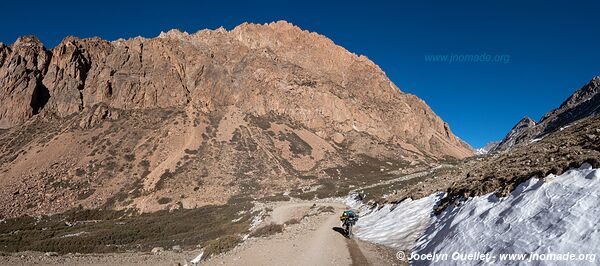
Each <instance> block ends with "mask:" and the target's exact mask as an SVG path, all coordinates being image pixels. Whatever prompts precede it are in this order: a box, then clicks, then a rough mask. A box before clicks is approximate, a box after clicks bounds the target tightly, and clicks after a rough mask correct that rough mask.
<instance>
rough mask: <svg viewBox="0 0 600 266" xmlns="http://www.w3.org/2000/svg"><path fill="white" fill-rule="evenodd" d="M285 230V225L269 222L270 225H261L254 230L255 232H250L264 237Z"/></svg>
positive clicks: (252, 234)
mask: <svg viewBox="0 0 600 266" xmlns="http://www.w3.org/2000/svg"><path fill="white" fill-rule="evenodd" d="M281 232H283V225H281V224H269V225H265V226H263V227H260V228H258V229H256V230H254V232H252V233H250V236H251V237H264V236H270V235H274V234H277V233H281Z"/></svg>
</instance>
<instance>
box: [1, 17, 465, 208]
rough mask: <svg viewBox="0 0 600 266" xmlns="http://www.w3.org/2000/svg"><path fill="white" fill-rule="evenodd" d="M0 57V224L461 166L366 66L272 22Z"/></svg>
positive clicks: (438, 128) (11, 49) (428, 118)
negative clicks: (450, 163) (0, 219)
mask: <svg viewBox="0 0 600 266" xmlns="http://www.w3.org/2000/svg"><path fill="white" fill-rule="evenodd" d="M0 54H2V58H3V59H2V62H1V63H0V101H2V102H3V103H7V104H6V105H3V106H1V107H0V122H1V123H0V124H2V125H3V126H4V127H5V128H6V129H5V130H3V131H0V133H1V134H0V155H1V156H0V173H2V174H1V176H0V185H2V189H0V200H6V201H7V202H13V204H12V205H11V206H5V207H0V214H1V215H4V216H7V217H14V216H19V215H24V214H30V215H40V214H47V213H55V212H61V211H65V210H67V209H69V208H72V207H74V206H77V205H78V204H81V205H82V206H83V207H85V208H91V209H95V208H108V209H111V208H115V209H130V208H132V209H137V210H140V211H142V212H152V211H157V210H164V209H174V208H186V209H189V208H197V207H201V206H206V205H222V204H226V203H227V202H228V200H230V199H237V198H238V197H245V198H263V197H276V196H278V197H287V196H286V195H293V196H295V197H300V196H303V197H309V196H308V195H313V196H321V197H323V196H325V195H329V196H331V195H338V194H343V193H345V192H346V191H348V190H350V189H351V187H352V186H355V185H358V184H363V183H364V182H369V181H372V180H376V179H380V178H382V176H386V177H387V176H391V175H392V173H395V172H397V171H400V172H403V173H404V172H410V171H413V170H415V169H421V168H425V167H428V166H430V165H431V164H436V163H439V162H442V161H445V160H456V159H457V158H464V157H467V156H471V155H472V153H473V151H472V149H471V148H470V147H469V146H468V145H467V144H466V143H464V142H462V141H461V140H460V139H459V138H458V137H456V136H454V134H453V133H452V131H451V130H450V127H449V126H448V124H447V123H445V122H444V121H442V120H441V118H439V117H438V116H437V115H436V114H435V113H434V112H433V110H431V108H429V107H428V106H427V104H426V103H425V102H424V101H423V100H421V99H419V98H418V97H416V96H414V95H412V94H407V93H404V92H402V91H400V90H399V89H398V88H397V87H396V86H395V85H394V84H393V82H391V81H390V80H389V78H387V76H386V75H385V73H384V72H383V71H382V70H381V69H380V68H379V67H378V66H377V65H376V64H374V63H373V62H371V61H370V60H369V59H368V58H366V57H364V56H358V55H355V54H353V53H350V52H348V51H347V50H346V49H344V48H342V47H340V46H337V45H336V44H335V43H333V41H331V40H329V39H327V38H326V37H324V36H322V35H319V34H316V33H311V32H308V31H304V30H301V29H300V28H299V27H297V26H294V25H292V24H290V23H288V22H284V21H280V22H274V23H270V24H242V25H240V26H238V27H235V28H234V29H232V30H230V31H227V30H225V29H223V28H220V29H216V30H201V31H198V32H197V33H194V34H186V33H183V32H180V31H177V30H172V31H168V32H166V33H162V34H160V35H159V37H156V38H149V39H147V38H142V37H134V38H130V39H127V40H124V39H119V40H116V41H112V42H108V41H105V40H102V39H100V38H85V39H80V38H77V37H72V36H70V37H66V38H65V39H63V41H62V42H61V43H60V44H59V45H57V46H56V47H54V48H52V49H51V50H48V49H46V48H45V47H44V46H43V44H42V43H41V42H40V41H39V40H38V39H37V38H34V37H22V38H20V39H19V40H18V41H16V42H15V44H13V45H10V46H4V47H3V48H2V49H0ZM33 162H35V163H33ZM342 179H343V180H345V181H344V182H343V183H341V184H340V183H339V180H342ZM25 180H26V181H25ZM284 194H285V195H284ZM305 194H306V195H305Z"/></svg>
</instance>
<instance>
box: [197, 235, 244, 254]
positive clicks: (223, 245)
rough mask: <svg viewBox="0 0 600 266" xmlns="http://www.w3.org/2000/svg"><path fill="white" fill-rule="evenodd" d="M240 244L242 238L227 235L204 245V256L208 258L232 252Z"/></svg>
mask: <svg viewBox="0 0 600 266" xmlns="http://www.w3.org/2000/svg"><path fill="white" fill-rule="evenodd" d="M240 242H242V238H240V237H239V236H235V235H227V236H223V237H219V238H217V239H214V240H211V241H208V242H206V245H204V256H206V258H208V257H210V256H212V255H217V254H221V253H224V252H227V251H230V250H232V249H233V248H234V247H235V246H237V245H238V244H239V243H240Z"/></svg>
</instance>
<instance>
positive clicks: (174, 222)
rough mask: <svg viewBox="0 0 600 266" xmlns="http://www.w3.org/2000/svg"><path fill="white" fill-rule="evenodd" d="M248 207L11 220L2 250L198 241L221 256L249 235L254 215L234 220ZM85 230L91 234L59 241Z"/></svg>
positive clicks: (86, 249) (0, 234)
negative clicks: (244, 236)
mask: <svg viewBox="0 0 600 266" xmlns="http://www.w3.org/2000/svg"><path fill="white" fill-rule="evenodd" d="M250 207H251V204H250V203H247V202H238V203H232V204H230V205H226V206H206V207H202V208H198V209H193V210H177V211H172V212H167V211H159V212H155V213H144V214H135V213H133V212H126V211H109V210H86V209H81V208H77V209H74V210H72V211H69V212H66V213H63V214H56V215H52V216H43V217H40V218H33V217H21V218H13V219H7V220H6V221H5V222H4V223H3V224H2V226H0V252H19V251H25V250H34V251H43V252H58V253H61V254H64V253H69V252H72V253H75V252H80V253H91V252H94V253H102V252H121V251H126V250H138V251H149V250H150V249H152V248H153V247H157V246H160V247H164V248H169V247H171V246H173V245H174V244H177V245H181V246H182V247H194V246H195V245H197V244H198V243H207V245H206V248H207V249H208V251H209V252H212V253H213V254H217V253H220V252H224V251H227V250H229V249H231V248H233V247H234V246H235V245H237V243H238V242H239V241H241V239H240V238H239V237H237V236H236V235H238V234H241V233H244V232H247V230H248V227H249V223H250V218H251V215H246V216H244V217H243V218H242V219H241V220H239V221H237V222H231V220H233V219H235V218H236V217H237V213H238V212H239V211H241V210H248V209H250ZM82 231H85V232H87V233H86V234H81V235H75V236H72V237H62V238H61V237H58V236H65V235H72V234H75V233H78V232H82ZM219 236H225V237H220V238H219ZM217 238H218V239H217ZM214 239H217V240H214ZM210 240H214V241H210Z"/></svg>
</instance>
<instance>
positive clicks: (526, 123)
mask: <svg viewBox="0 0 600 266" xmlns="http://www.w3.org/2000/svg"><path fill="white" fill-rule="evenodd" d="M599 90H600V76H597V77H594V78H593V79H592V80H591V81H590V82H588V83H587V84H585V85H584V86H583V87H581V88H580V89H579V90H577V91H576V92H575V93H573V94H572V95H571V96H570V97H569V98H568V99H567V100H565V101H564V102H563V103H562V104H561V105H560V107H558V108H556V109H554V110H552V111H551V112H548V113H546V114H545V115H544V116H543V117H542V118H541V119H540V121H539V122H538V123H536V122H535V121H533V120H532V119H531V118H529V117H524V118H523V119H521V120H520V121H519V122H518V123H517V125H515V126H514V127H513V128H512V129H511V131H510V132H509V133H508V134H507V135H506V137H504V139H503V140H502V141H501V142H500V144H498V146H497V147H496V148H494V149H493V150H492V151H503V150H507V149H510V148H511V147H513V146H514V145H519V144H522V143H527V142H531V141H534V140H535V139H538V138H541V137H543V136H544V135H546V134H549V133H552V132H555V131H557V130H560V129H561V128H563V127H565V126H567V125H568V124H570V123H572V122H575V121H577V120H579V119H582V118H585V117H589V116H593V115H595V114H597V113H598V110H600V94H599V93H598V91H599Z"/></svg>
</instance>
